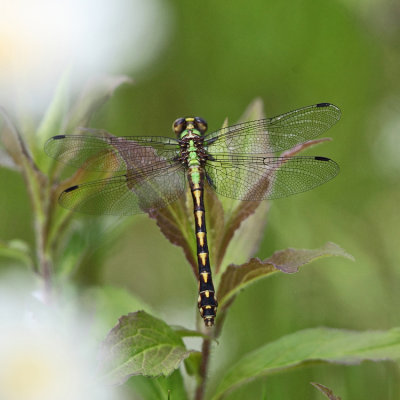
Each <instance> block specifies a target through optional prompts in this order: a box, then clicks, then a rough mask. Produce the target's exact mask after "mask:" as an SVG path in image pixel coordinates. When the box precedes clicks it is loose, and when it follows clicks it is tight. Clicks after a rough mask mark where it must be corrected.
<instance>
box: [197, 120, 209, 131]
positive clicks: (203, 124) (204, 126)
mask: <svg viewBox="0 0 400 400" xmlns="http://www.w3.org/2000/svg"><path fill="white" fill-rule="evenodd" d="M194 121H195V122H196V126H197V129H198V130H199V131H200V132H201V133H205V132H206V130H207V128H208V125H207V121H206V120H205V119H203V118H200V117H196V118H195V119H194Z"/></svg>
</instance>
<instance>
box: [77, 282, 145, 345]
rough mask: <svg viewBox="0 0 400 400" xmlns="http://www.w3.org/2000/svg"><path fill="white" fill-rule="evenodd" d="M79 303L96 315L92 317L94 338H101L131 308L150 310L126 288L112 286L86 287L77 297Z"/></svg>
mask: <svg viewBox="0 0 400 400" xmlns="http://www.w3.org/2000/svg"><path fill="white" fill-rule="evenodd" d="M79 302H80V304H81V305H82V306H83V307H85V308H87V309H88V311H89V312H90V313H91V314H93V313H94V314H95V315H96V316H97V317H96V318H94V319H93V324H92V325H93V329H94V330H95V332H94V333H95V335H96V338H100V340H102V339H103V338H104V337H105V336H106V335H107V334H108V332H109V330H110V326H113V325H115V322H116V321H118V318H119V317H120V316H121V315H124V314H128V313H129V312H130V311H132V310H140V309H145V310H148V311H151V308H150V306H148V305H146V304H145V303H144V302H143V301H142V300H141V299H138V298H137V297H135V296H134V295H133V294H132V293H130V292H129V291H128V290H127V289H124V288H118V287H114V286H104V285H103V286H95V287H90V288H88V289H86V290H85V291H84V292H83V294H82V296H80V297H79Z"/></svg>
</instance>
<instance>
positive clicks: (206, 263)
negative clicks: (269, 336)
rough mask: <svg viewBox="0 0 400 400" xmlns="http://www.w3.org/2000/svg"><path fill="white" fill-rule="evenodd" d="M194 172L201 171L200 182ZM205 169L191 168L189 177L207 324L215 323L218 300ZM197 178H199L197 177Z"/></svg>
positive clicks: (201, 297)
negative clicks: (206, 209) (207, 225)
mask: <svg viewBox="0 0 400 400" xmlns="http://www.w3.org/2000/svg"><path fill="white" fill-rule="evenodd" d="M192 173H194V174H195V175H196V174H197V173H199V175H200V179H199V182H193V179H192ZM203 175H204V173H203V171H201V170H200V168H198V167H194V168H193V170H192V171H191V170H189V173H188V179H189V184H190V189H191V192H192V198H193V206H194V221H195V231H196V242H197V261H198V266H199V298H198V306H199V310H200V314H201V316H202V318H203V319H204V323H205V325H206V326H212V325H214V318H215V316H216V313H217V307H218V302H217V299H216V297H215V289H214V284H213V281H212V275H211V267H210V256H209V252H208V244H207V230H206V217H205V210H204V196H203V194H204V187H203V182H204V180H203V179H202V178H203ZM196 180H197V179H196Z"/></svg>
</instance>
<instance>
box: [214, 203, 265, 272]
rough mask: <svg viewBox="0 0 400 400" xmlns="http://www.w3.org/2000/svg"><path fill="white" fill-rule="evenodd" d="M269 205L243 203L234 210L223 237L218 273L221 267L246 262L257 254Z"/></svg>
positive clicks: (219, 252) (219, 253)
mask: <svg viewBox="0 0 400 400" xmlns="http://www.w3.org/2000/svg"><path fill="white" fill-rule="evenodd" d="M269 205H270V203H269V202H268V201H263V202H255V201H243V202H242V204H240V205H239V206H237V207H236V208H235V209H234V211H233V212H232V214H231V215H230V218H229V220H228V221H227V222H226V224H225V229H224V232H223V235H222V236H221V240H220V246H221V248H220V249H219V251H218V256H219V257H218V259H217V264H216V267H217V271H218V269H219V268H220V267H221V265H227V264H230V263H233V262H236V263H242V262H245V261H246V260H248V259H249V258H250V257H252V256H253V255H254V254H255V253H256V252H257V250H258V246H259V244H260V240H261V239H262V234H263V231H264V228H265V224H266V223H267V214H268V210H269ZM221 257H223V258H221Z"/></svg>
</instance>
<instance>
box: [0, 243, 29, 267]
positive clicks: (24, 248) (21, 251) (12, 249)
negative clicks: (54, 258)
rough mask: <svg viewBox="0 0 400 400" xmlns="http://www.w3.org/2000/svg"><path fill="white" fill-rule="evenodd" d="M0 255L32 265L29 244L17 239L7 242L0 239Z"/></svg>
mask: <svg viewBox="0 0 400 400" xmlns="http://www.w3.org/2000/svg"><path fill="white" fill-rule="evenodd" d="M0 256H5V257H11V258H15V259H17V260H19V261H22V262H23V263H24V264H25V265H27V266H29V267H31V266H32V265H33V260H32V255H31V251H30V248H29V245H28V244H27V243H26V242H24V241H22V240H19V239H14V240H10V241H8V242H5V241H2V240H0Z"/></svg>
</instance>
